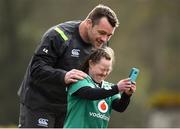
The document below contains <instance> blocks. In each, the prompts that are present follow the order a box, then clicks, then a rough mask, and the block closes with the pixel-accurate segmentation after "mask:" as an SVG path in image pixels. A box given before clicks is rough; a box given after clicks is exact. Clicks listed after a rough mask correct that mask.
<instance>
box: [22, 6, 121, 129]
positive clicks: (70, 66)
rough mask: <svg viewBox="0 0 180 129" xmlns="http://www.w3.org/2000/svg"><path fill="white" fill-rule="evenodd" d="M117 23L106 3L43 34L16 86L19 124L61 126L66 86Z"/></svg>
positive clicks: (26, 125) (65, 102) (82, 75)
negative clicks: (81, 19)
mask: <svg viewBox="0 0 180 129" xmlns="http://www.w3.org/2000/svg"><path fill="white" fill-rule="evenodd" d="M118 24H119V23H118V19H117V17H116V14H115V13H114V12H113V11H112V10H111V9H110V8H109V7H107V6H104V5H98V6H96V7H95V8H94V9H93V10H92V11H91V12H90V13H89V14H88V16H87V17H86V19H85V20H83V21H69V22H65V23H62V24H59V25H57V26H54V27H52V28H50V29H49V30H48V31H47V32H46V33H45V34H44V36H43V37H42V40H41V43H40V45H39V47H38V48H37V49H36V51H35V54H34V55H33V57H32V59H31V61H30V63H29V66H28V68H27V71H26V74H25V77H24V80H23V82H22V85H21V87H20V90H19V95H20V123H19V127H23V128H25V127H31V128H36V127H49V128H54V127H60V128H61V127H63V123H64V118H65V115H66V110H67V107H66V106H67V93H66V86H67V85H69V84H71V83H74V82H77V81H78V80H80V79H83V78H84V77H86V74H85V73H84V72H82V71H80V70H78V69H80V65H81V64H82V63H83V61H84V60H85V59H86V58H87V57H88V55H89V54H90V53H91V50H92V49H94V48H95V49H96V48H101V47H102V46H104V45H106V43H107V42H108V41H109V40H110V38H111V36H112V35H113V34H114V31H115V29H116V27H117V26H118Z"/></svg>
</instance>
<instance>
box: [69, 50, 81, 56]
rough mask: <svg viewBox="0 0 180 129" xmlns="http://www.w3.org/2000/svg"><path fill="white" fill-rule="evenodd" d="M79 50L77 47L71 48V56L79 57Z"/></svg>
mask: <svg viewBox="0 0 180 129" xmlns="http://www.w3.org/2000/svg"><path fill="white" fill-rule="evenodd" d="M79 53H80V50H79V49H72V51H71V56H72V57H79V55H80V54H79Z"/></svg>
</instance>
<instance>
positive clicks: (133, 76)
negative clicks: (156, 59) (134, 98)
mask: <svg viewBox="0 0 180 129" xmlns="http://www.w3.org/2000/svg"><path fill="white" fill-rule="evenodd" d="M138 75H139V69H138V68H132V69H131V72H130V74H129V78H130V79H131V82H132V83H135V82H136V79H137V77H138Z"/></svg>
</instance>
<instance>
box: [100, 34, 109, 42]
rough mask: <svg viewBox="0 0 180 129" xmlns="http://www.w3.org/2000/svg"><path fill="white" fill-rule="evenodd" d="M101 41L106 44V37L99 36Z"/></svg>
mask: <svg viewBox="0 0 180 129" xmlns="http://www.w3.org/2000/svg"><path fill="white" fill-rule="evenodd" d="M101 41H102V42H103V43H106V42H107V41H108V36H106V35H103V36H101Z"/></svg>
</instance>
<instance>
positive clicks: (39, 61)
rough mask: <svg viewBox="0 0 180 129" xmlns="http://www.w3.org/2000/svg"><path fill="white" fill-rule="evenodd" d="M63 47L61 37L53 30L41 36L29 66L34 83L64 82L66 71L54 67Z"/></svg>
mask: <svg viewBox="0 0 180 129" xmlns="http://www.w3.org/2000/svg"><path fill="white" fill-rule="evenodd" d="M65 48H66V45H65V43H64V41H63V39H62V38H61V37H60V36H59V35H58V34H57V33H56V32H55V30H51V31H49V32H47V33H46V34H45V35H44V36H43V38H42V40H41V44H40V46H39V47H38V48H37V50H36V52H35V54H34V57H33V59H32V63H31V66H30V72H31V77H32V78H33V80H34V81H35V83H40V82H43V83H52V84H53V83H64V76H65V74H66V71H65V70H63V69H59V68H56V63H57V60H58V58H59V57H60V56H61V55H62V54H63V52H64V50H65Z"/></svg>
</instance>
